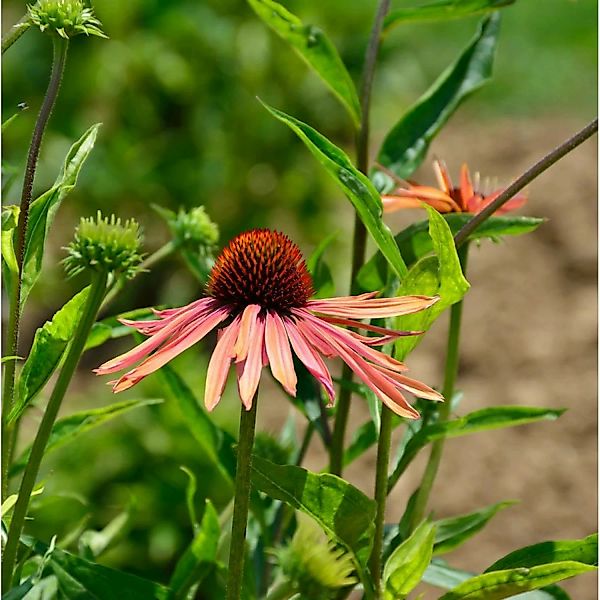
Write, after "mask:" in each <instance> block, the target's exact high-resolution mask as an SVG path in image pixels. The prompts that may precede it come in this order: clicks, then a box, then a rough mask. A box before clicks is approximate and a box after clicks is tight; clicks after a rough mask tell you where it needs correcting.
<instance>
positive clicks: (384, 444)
mask: <svg viewBox="0 0 600 600" xmlns="http://www.w3.org/2000/svg"><path fill="white" fill-rule="evenodd" d="M392 414H393V413H392V411H391V410H390V409H389V408H388V407H387V406H383V407H382V411H381V428H380V430H379V440H378V442H377V467H376V472H375V502H376V503H377V513H376V515H375V534H374V536H373V550H372V551H371V560H370V562H369V567H370V570H371V576H372V577H373V583H374V584H375V593H376V596H377V597H379V596H380V594H381V555H382V550H383V533H384V525H385V505H386V501H387V481H388V469H389V464H390V447H391V442H392Z"/></svg>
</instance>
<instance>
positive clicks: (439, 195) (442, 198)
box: [393, 185, 460, 212]
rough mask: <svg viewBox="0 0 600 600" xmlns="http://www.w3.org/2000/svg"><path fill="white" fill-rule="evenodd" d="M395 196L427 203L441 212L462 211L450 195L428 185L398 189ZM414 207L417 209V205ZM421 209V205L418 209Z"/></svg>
mask: <svg viewBox="0 0 600 600" xmlns="http://www.w3.org/2000/svg"><path fill="white" fill-rule="evenodd" d="M393 196H397V197H400V198H407V199H411V198H412V199H413V200H418V201H419V202H425V203H426V204H429V205H431V206H433V208H435V209H436V210H438V211H439V212H452V211H460V207H459V206H458V204H457V203H456V201H455V200H454V198H452V196H451V195H450V194H447V193H446V192H444V191H443V190H438V189H437V188H434V187H430V186H428V185H411V186H410V188H408V189H404V188H398V189H397V190H394V193H393ZM414 206H415V208H417V206H416V205H414ZM420 207H421V204H419V205H418V208H420Z"/></svg>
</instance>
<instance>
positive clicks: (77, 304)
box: [8, 286, 90, 424]
mask: <svg viewBox="0 0 600 600" xmlns="http://www.w3.org/2000/svg"><path fill="white" fill-rule="evenodd" d="M89 290H90V288H89V286H88V287H86V288H84V289H83V290H81V291H80V292H79V293H77V294H75V296H73V298H71V299H70V300H69V301H68V302H67V303H66V304H65V305H64V306H63V307H62V308H61V309H60V310H59V311H58V312H57V313H56V314H55V315H54V316H53V317H52V320H51V321H46V323H44V325H42V327H40V328H39V329H38V330H37V331H36V332H35V337H34V338H33V344H32V346H31V351H30V353H29V356H28V357H27V360H26V361H25V364H24V365H23V369H22V370H21V374H20V375H19V380H18V382H17V397H16V401H15V404H14V406H13V407H12V410H11V411H10V413H9V415H8V423H9V424H10V423H14V422H15V421H16V420H17V419H18V418H19V417H20V416H21V415H22V414H23V411H24V410H25V409H26V408H27V407H28V406H29V404H31V402H32V401H33V399H34V398H35V397H36V396H37V395H38V394H39V393H40V392H41V391H42V389H43V387H44V386H45V385H46V383H47V382H48V380H49V379H50V377H51V376H52V373H54V371H55V370H56V369H57V368H58V365H59V364H60V361H61V359H62V357H63V354H64V353H65V350H66V348H67V346H68V345H69V342H70V341H71V340H72V339H73V336H74V334H75V329H76V328H77V325H78V324H79V317H80V315H81V311H82V309H83V306H84V304H85V302H86V300H87V297H88V292H89Z"/></svg>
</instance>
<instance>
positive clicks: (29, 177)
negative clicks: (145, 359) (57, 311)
mask: <svg viewBox="0 0 600 600" xmlns="http://www.w3.org/2000/svg"><path fill="white" fill-rule="evenodd" d="M68 49H69V41H68V40H64V39H62V38H59V37H58V36H56V37H55V38H53V62H52V73H51V75H50V83H49V84H48V89H47V90H46V95H45V96H44V101H43V102H42V106H41V108H40V113H39V115H38V118H37V121H36V123H35V127H34V129H33V135H32V137H31V144H30V145H29V154H28V156H27V165H26V167H25V177H24V179H23V190H22V193H21V206H20V212H19V222H18V224H17V233H16V256H17V265H18V267H19V276H18V277H17V281H16V282H15V285H14V286H13V289H12V290H11V295H10V302H9V318H8V326H7V331H6V347H5V353H6V354H7V355H8V356H14V355H15V354H17V347H18V344H19V325H20V319H21V310H22V307H21V283H22V277H23V262H24V259H25V238H26V234H27V223H28V220H29V206H30V204H31V195H32V190H33V181H34V178H35V172H36V168H37V162H38V157H39V155H40V148H41V145H42V139H43V137H44V131H45V129H46V125H47V124H48V119H49V118H50V115H51V114H52V109H53V108H54V104H55V102H56V98H57V97H58V92H59V90H60V83H61V81H62V76H63V73H64V70H65V63H66V60H67V51H68ZM15 369H16V361H14V360H11V361H9V362H8V363H7V364H6V367H5V370H4V383H3V389H2V500H4V499H5V498H6V495H7V493H8V470H9V468H10V463H11V459H12V453H13V446H12V442H13V440H14V439H15V435H14V434H13V432H12V427H8V426H7V424H6V421H7V417H8V414H9V412H10V410H11V409H12V406H13V403H14V386H15ZM13 427H14V425H13Z"/></svg>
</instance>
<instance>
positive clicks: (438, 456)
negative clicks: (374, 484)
mask: <svg viewBox="0 0 600 600" xmlns="http://www.w3.org/2000/svg"><path fill="white" fill-rule="evenodd" d="M468 251H469V245H468V244H465V245H464V246H461V247H460V248H459V250H458V257H459V259H460V264H461V266H462V270H463V273H464V272H465V271H466V268H467V256H468ZM462 309H463V301H462V300H461V301H460V302H457V303H456V304H453V305H452V307H451V308H450V326H449V329H448V343H447V346H446V367H445V371H444V387H443V390H442V393H443V396H444V398H445V402H444V403H443V404H442V405H441V406H440V413H439V422H440V423H444V422H445V421H447V420H448V418H449V417H450V409H451V403H452V396H453V395H454V385H455V383H456V376H457V375H458V362H459V357H460V353H459V345H460V324H461V320H462ZM444 442H445V440H444V439H443V438H442V439H440V440H437V441H436V442H434V443H433V445H432V447H431V453H430V455H429V460H428V462H427V466H426V467H425V472H424V473H423V479H422V481H421V485H420V486H419V491H418V492H417V497H416V499H415V505H414V509H413V512H412V515H411V519H410V531H413V530H414V529H415V528H416V526H417V525H418V524H419V523H420V522H421V520H422V519H423V517H424V515H425V511H426V509H427V502H428V501H429V496H430V494H431V490H432V488H433V484H434V482H435V478H436V476H437V473H438V470H439V467H440V462H441V460H442V453H443V451H444Z"/></svg>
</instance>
